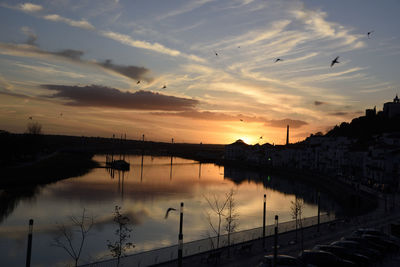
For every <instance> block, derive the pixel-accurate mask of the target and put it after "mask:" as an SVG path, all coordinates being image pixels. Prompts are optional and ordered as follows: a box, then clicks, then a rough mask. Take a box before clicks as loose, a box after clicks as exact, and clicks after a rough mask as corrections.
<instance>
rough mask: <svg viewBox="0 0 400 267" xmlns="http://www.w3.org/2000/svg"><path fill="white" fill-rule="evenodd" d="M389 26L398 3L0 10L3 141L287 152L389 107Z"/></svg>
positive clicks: (152, 2)
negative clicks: (37, 131) (28, 134)
mask: <svg viewBox="0 0 400 267" xmlns="http://www.w3.org/2000/svg"><path fill="white" fill-rule="evenodd" d="M399 12H400V1H398V0H384V1H373V0H352V1H346V0H338V1H328V0H325V1H321V0H319V1H317V0H304V1H298V0H182V1H176V0H136V1H128V0H79V1H78V0H43V1H29V2H27V1H25V2H24V1H15V0H13V1H4V0H3V1H2V0H0V23H1V25H2V26H1V27H0V130H6V131H10V132H16V133H23V132H25V131H26V129H27V125H28V124H29V123H31V122H37V123H40V124H41V125H42V131H43V132H44V133H46V134H66V135H76V136H83V135H84V136H102V137H112V135H113V134H115V135H116V136H120V135H121V134H123V135H125V134H126V136H127V138H129V139H141V137H142V134H144V135H145V139H146V140H151V141H163V142H170V141H171V139H172V138H174V141H175V142H188V143H200V142H202V143H219V144H228V143H233V142H234V141H235V140H237V139H242V140H244V141H245V142H246V143H249V144H255V143H260V144H263V143H266V142H268V143H271V144H272V143H273V144H284V143H285V142H286V126H287V125H289V126H290V141H291V142H297V141H301V140H304V139H305V138H306V137H308V136H309V135H310V134H312V133H316V132H323V133H325V132H326V131H328V130H329V129H330V128H332V127H333V126H335V125H337V124H340V123H341V122H343V121H347V122H349V121H351V119H352V118H355V117H359V116H362V115H363V114H364V113H365V109H367V108H373V107H374V106H376V108H377V110H381V109H382V106H383V104H384V103H385V102H389V101H392V100H393V98H394V97H395V95H396V94H398V93H400V75H399V66H400V63H399V62H400V31H399V26H400V20H399V18H398V14H399ZM368 32H370V34H369V36H368V34H367V33H368ZM336 57H339V58H338V61H339V63H337V64H334V65H333V66H331V62H332V61H333V60H334V59H335V58H336ZM277 59H280V60H278V61H277Z"/></svg>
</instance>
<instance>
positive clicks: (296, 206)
mask: <svg viewBox="0 0 400 267" xmlns="http://www.w3.org/2000/svg"><path fill="white" fill-rule="evenodd" d="M291 203H292V206H291V207H290V210H291V215H292V219H294V220H295V225H296V242H297V229H298V227H300V229H301V249H302V250H303V222H302V215H303V208H304V201H303V199H300V198H297V197H296V199H295V201H291Z"/></svg>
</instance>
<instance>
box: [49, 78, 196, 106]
mask: <svg viewBox="0 0 400 267" xmlns="http://www.w3.org/2000/svg"><path fill="white" fill-rule="evenodd" d="M42 87H43V88H45V89H48V90H52V91H57V92H56V93H55V94H53V95H51V96H47V97H49V98H60V99H67V100H71V101H70V102H68V103H67V104H68V105H72V106H92V107H114V108H124V109H136V110H168V111H184V110H191V109H193V108H194V106H195V105H197V104H198V101H197V100H194V99H189V98H180V97H175V96H167V95H163V94H160V93H153V92H149V91H137V92H135V93H130V92H121V91H120V90H118V89H115V88H110V87H105V86H101V85H88V86H69V85H52V84H45V85H42Z"/></svg>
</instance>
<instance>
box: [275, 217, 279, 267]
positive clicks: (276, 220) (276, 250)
mask: <svg viewBox="0 0 400 267" xmlns="http://www.w3.org/2000/svg"><path fill="white" fill-rule="evenodd" d="M277 257H278V215H275V236H274V267H276V262H277V261H276V259H277Z"/></svg>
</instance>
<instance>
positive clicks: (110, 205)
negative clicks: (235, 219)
mask: <svg viewBox="0 0 400 267" xmlns="http://www.w3.org/2000/svg"><path fill="white" fill-rule="evenodd" d="M125 158H126V160H127V161H128V162H130V170H129V171H118V170H110V169H107V168H97V169H94V170H92V171H91V172H90V173H88V174H86V175H84V176H81V177H75V178H71V179H66V180H62V181H59V182H57V183H54V184H49V185H47V186H44V187H42V188H41V190H34V191H30V193H29V194H27V195H24V194H21V193H20V192H11V193H10V194H12V193H14V194H13V196H12V197H5V196H6V195H3V193H4V192H2V195H0V197H1V200H2V201H1V210H0V212H1V216H2V217H0V218H2V221H1V224H0V250H1V251H3V252H4V253H3V255H5V256H4V257H1V259H0V266H20V265H23V264H24V259H25V258H24V252H25V251H26V250H25V247H24V246H25V245H26V242H25V241H26V240H25V239H26V232H27V222H28V220H29V219H30V218H33V219H34V220H35V225H34V237H33V240H34V241H33V242H34V248H33V252H32V263H33V265H35V264H36V265H39V264H41V265H45V266H56V265H57V264H60V265H64V266H65V262H68V261H69V258H68V256H67V255H65V253H64V252H63V251H60V250H58V249H57V248H54V247H51V245H50V244H51V243H52V238H53V237H54V229H55V226H56V223H59V224H60V223H64V224H66V223H67V222H68V218H69V217H70V216H71V215H75V216H79V214H82V210H83V208H84V209H85V210H86V211H87V212H88V214H91V215H93V216H94V218H95V221H96V225H95V228H94V229H93V232H91V234H90V238H88V239H87V243H86V246H85V248H84V251H83V252H82V255H84V257H83V258H82V262H81V263H84V262H89V261H93V260H99V259H104V258H109V257H110V255H109V254H110V253H109V252H108V250H107V247H106V240H108V239H110V238H112V237H113V233H114V231H115V226H114V224H113V223H112V213H113V210H114V207H115V205H118V206H121V207H122V209H123V212H124V213H125V214H128V215H129V217H130V219H131V221H132V222H133V223H134V230H133V233H132V234H133V243H134V244H135V246H136V247H135V249H134V250H132V251H131V252H140V251H145V250H149V249H154V248H158V247H162V246H167V245H172V244H176V242H177V237H178V227H177V226H178V225H179V216H170V217H169V218H168V220H165V219H164V216H165V212H166V210H167V209H168V208H169V207H176V208H178V207H179V203H180V202H184V203H185V216H184V241H185V242H188V241H190V240H197V239H200V238H204V237H206V236H207V232H208V231H209V224H208V222H207V220H206V213H207V209H208V208H209V207H208V204H207V203H206V201H205V199H204V196H208V195H216V196H221V197H223V196H224V195H225V193H227V192H228V191H229V190H230V189H234V190H235V191H236V192H237V194H236V196H235V200H236V202H237V206H236V208H237V211H238V213H239V229H238V230H245V229H250V228H254V227H260V226H261V225H262V208H263V195H264V194H267V224H270V223H272V222H273V216H274V215H275V214H278V215H279V218H280V221H288V220H291V215H290V203H291V201H294V200H295V195H297V196H298V197H300V198H303V199H304V200H305V207H304V213H303V214H304V216H305V217H308V216H315V215H316V205H315V189H314V188H312V189H310V188H309V187H308V186H306V185H301V184H298V183H293V180H288V179H284V178H280V177H276V176H273V177H269V178H268V175H266V174H263V173H257V172H249V171H243V170H237V169H232V168H228V167H227V168H224V167H221V166H216V165H213V164H199V163H198V162H195V161H193V160H186V159H182V158H176V157H151V156H144V155H135V156H133V155H126V156H125ZM94 159H95V160H96V161H99V162H100V163H101V164H102V165H103V166H105V156H102V155H98V156H95V158H94ZM322 196H324V195H322ZM323 202H325V201H323ZM326 203H328V200H326ZM326 203H325V206H324V205H323V209H325V210H327V211H329V210H331V208H330V207H329V205H327V204H326Z"/></svg>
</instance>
